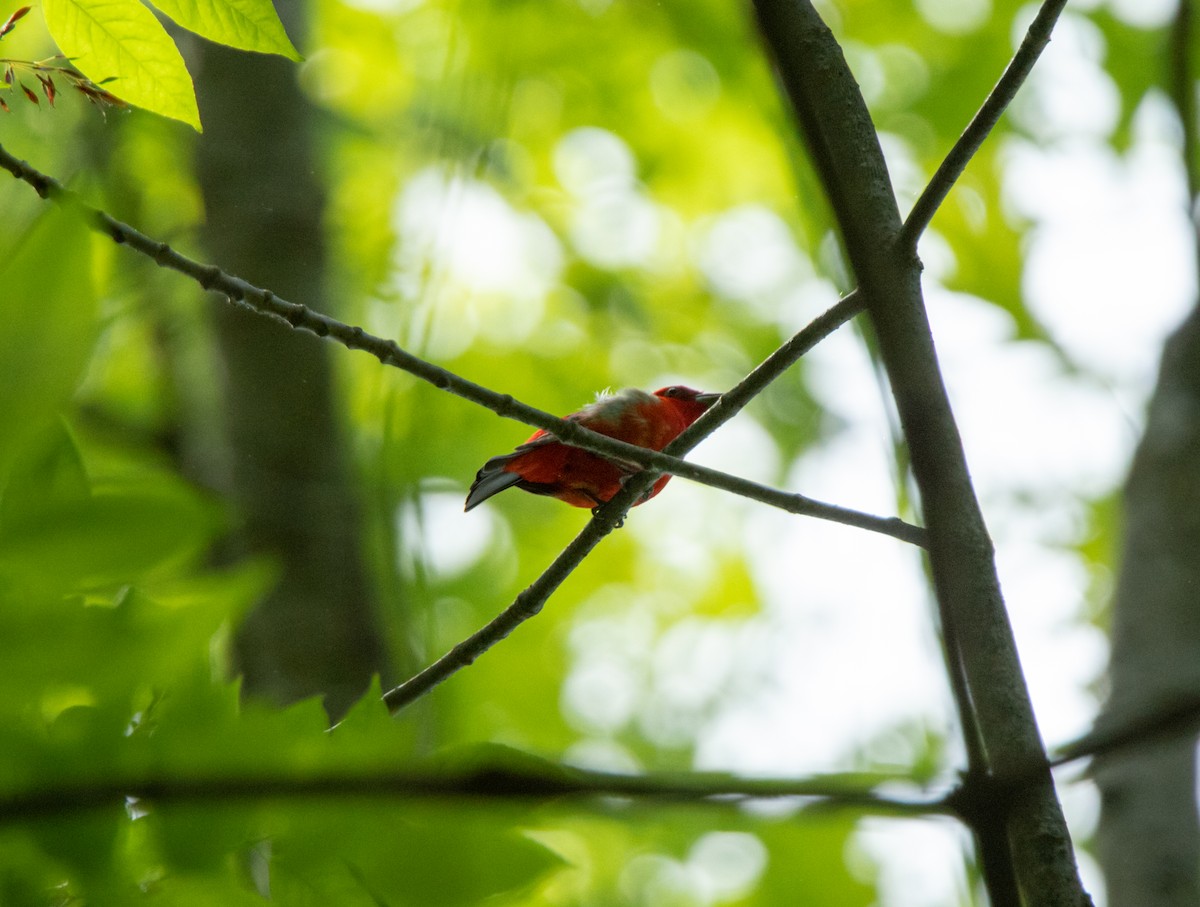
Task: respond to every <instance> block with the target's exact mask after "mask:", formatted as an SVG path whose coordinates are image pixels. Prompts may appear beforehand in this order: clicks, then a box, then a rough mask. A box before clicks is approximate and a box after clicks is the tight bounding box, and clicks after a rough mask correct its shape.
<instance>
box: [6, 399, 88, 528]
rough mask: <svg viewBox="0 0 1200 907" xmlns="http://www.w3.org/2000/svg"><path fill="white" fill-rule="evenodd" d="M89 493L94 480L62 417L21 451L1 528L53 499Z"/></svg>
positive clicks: (8, 488) (57, 501)
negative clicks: (85, 466) (89, 477)
mask: <svg viewBox="0 0 1200 907" xmlns="http://www.w3.org/2000/svg"><path fill="white" fill-rule="evenodd" d="M89 494H91V483H90V482H89V481H88V477H87V473H86V472H85V471H84V468H83V460H82V459H81V458H80V456H79V450H78V448H76V446H75V441H74V439H73V438H72V437H71V435H70V433H69V432H68V431H67V428H66V425H64V424H63V422H62V421H61V420H59V421H56V422H53V423H51V425H50V427H49V428H48V429H47V430H46V431H44V432H43V433H42V434H40V435H37V436H35V437H33V438H31V439H30V443H29V444H27V445H26V446H25V447H24V449H22V450H20V451H18V452H17V455H16V458H15V460H14V461H13V464H12V470H11V472H10V473H9V476H8V485H7V486H6V487H5V488H4V492H3V494H2V495H0V527H3V526H4V525H5V524H12V523H19V522H21V521H22V520H25V519H28V518H30V517H31V516H34V515H35V514H37V513H39V512H41V511H43V510H45V508H46V507H47V505H48V504H49V503H51V502H53V503H55V504H66V503H69V502H74V501H79V500H83V499H85V498H87V497H88V495H89ZM2 531H3V530H2V529H0V532H2Z"/></svg>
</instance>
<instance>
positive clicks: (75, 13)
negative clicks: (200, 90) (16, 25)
mask: <svg viewBox="0 0 1200 907" xmlns="http://www.w3.org/2000/svg"><path fill="white" fill-rule="evenodd" d="M42 8H43V10H44V12H45V15H46V27H47V28H48V29H49V30H50V34H51V36H52V37H53V38H54V40H55V42H56V43H57V44H58V46H59V48H60V49H61V50H62V52H63V53H64V54H65V55H66V56H68V57H70V58H71V62H72V64H74V65H75V66H76V67H78V69H79V70H80V72H82V73H83V74H84V75H86V76H87V77H88V78H89V79H91V80H92V81H93V82H97V83H101V82H103V83H105V84H104V87H105V88H106V89H107V90H109V91H111V92H112V93H113V94H115V95H117V96H118V97H119V98H121V100H123V101H127V102H128V103H130V104H135V105H136V106H138V107H142V108H144V109H146V110H149V111H151V112H152V113H157V114H161V115H162V116H165V117H170V118H171V119H173V120H181V121H182V122H184V123H187V124H188V125H189V126H192V127H193V128H194V129H195V130H196V131H197V132H199V131H201V128H200V111H199V109H198V108H197V107H196V92H195V90H194V89H193V88H192V78H191V76H189V75H188V71H187V67H186V66H185V65H184V62H183V57H181V56H180V55H179V50H178V49H177V48H176V47H175V44H174V42H172V41H171V38H170V36H169V35H168V34H167V32H166V29H164V28H163V27H162V25H161V24H160V23H159V21H158V20H157V19H156V18H154V13H152V12H150V10H149V9H147V8H146V7H145V6H143V5H142V4H141V3H140V2H138V0H45V2H44V3H43V4H42Z"/></svg>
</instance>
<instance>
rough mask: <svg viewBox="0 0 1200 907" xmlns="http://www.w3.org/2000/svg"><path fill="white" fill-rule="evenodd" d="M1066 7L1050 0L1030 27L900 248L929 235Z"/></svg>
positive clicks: (912, 217)
mask: <svg viewBox="0 0 1200 907" xmlns="http://www.w3.org/2000/svg"><path fill="white" fill-rule="evenodd" d="M1066 5H1067V0H1046V2H1045V3H1043V4H1042V7H1041V9H1039V10H1038V14H1037V15H1036V16H1035V17H1034V19H1033V22H1032V23H1030V25H1029V29H1028V30H1027V31H1026V32H1025V37H1024V39H1023V40H1022V41H1021V46H1020V47H1019V48H1017V52H1016V53H1015V54H1014V55H1013V58H1012V60H1011V61H1010V62H1009V64H1008V66H1007V67H1005V70H1004V73H1003V75H1001V76H1000V81H998V82H997V83H996V87H995V88H993V89H992V91H991V93H990V94H989V95H988V96H987V100H985V101H984V102H983V106H981V107H980V108H979V111H978V112H977V113H976V114H975V116H974V117H972V118H971V122H970V124H969V125H968V126H967V128H966V129H965V130H963V134H962V135H961V136H959V138H958V141H957V142H955V143H954V147H953V148H951V149H950V153H949V154H947V155H946V157H945V159H944V160H943V161H942V163H941V165H940V166H939V167H938V169H937V172H936V173H934V175H933V178H932V179H931V180H930V181H929V185H927V186H926V187H925V191H923V192H922V193H921V197H920V198H918V199H917V203H916V204H915V205H913V209H912V211H910V212H909V214H908V218H907V219H906V220H905V222H904V226H903V228H902V229H901V230H900V235H899V236H898V237H897V243H898V245H900V246H901V247H904V246H915V245H916V242H917V239H918V238H920V236H921V234H922V233H924V232H925V228H926V227H928V226H929V222H930V221H931V220H933V215H934V214H935V213H936V212H937V209H938V208H940V207H941V205H942V202H944V201H945V200H946V196H947V195H948V194H949V193H950V190H951V189H953V188H954V184H955V183H957V182H958V178H959V177H960V176H962V174H963V171H964V170H966V169H967V164H968V163H970V161H971V158H973V157H974V156H975V153H976V152H977V151H979V149H980V147H982V145H983V143H984V141H985V140H986V139H987V137H988V136H989V135H991V133H992V130H993V129H995V128H996V124H997V123H999V122H1000V117H1001V115H1002V114H1003V113H1004V111H1005V110H1007V109H1008V105H1009V104H1011V103H1012V100H1013V98H1015V97H1016V96H1017V92H1018V91H1019V90H1020V89H1021V86H1022V85H1024V84H1025V80H1026V79H1027V78H1028V77H1029V73H1030V72H1031V71H1032V70H1033V64H1034V63H1036V62H1037V60H1038V57H1040V56H1041V54H1042V51H1043V50H1045V49H1046V45H1047V44H1049V43H1050V33H1051V32H1052V31H1053V29H1054V23H1055V22H1057V21H1058V16H1059V14H1060V13H1061V12H1062V11H1063V7H1065V6H1066Z"/></svg>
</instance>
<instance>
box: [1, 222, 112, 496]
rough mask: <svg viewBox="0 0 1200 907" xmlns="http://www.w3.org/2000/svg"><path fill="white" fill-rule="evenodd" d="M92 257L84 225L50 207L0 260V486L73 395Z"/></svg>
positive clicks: (90, 302)
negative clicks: (24, 450) (9, 255)
mask: <svg viewBox="0 0 1200 907" xmlns="http://www.w3.org/2000/svg"><path fill="white" fill-rule="evenodd" d="M89 260H90V257H89V254H88V236H87V231H86V230H85V228H84V227H83V225H82V224H81V223H80V222H79V220H78V219H77V218H74V217H72V216H71V215H70V214H68V213H66V212H62V211H58V210H50V211H48V212H47V213H46V215H45V216H44V217H42V218H41V220H40V221H39V222H38V224H37V225H36V226H35V227H34V229H33V230H32V232H31V233H30V235H29V236H27V237H26V239H25V241H24V242H23V243H22V244H21V245H20V246H19V247H18V249H17V250H16V253H15V254H14V255H13V257H12V258H11V259H10V260H9V261H7V262H0V322H3V324H4V330H3V331H0V425H3V426H4V429H3V431H0V489H3V487H4V485H5V477H6V475H7V472H8V468H9V465H10V464H11V463H12V460H13V458H14V457H16V456H17V455H18V453H19V452H20V451H21V450H22V448H23V447H24V446H25V444H26V443H27V442H28V441H29V439H30V438H33V437H36V435H37V434H38V433H39V432H41V431H43V430H46V429H47V427H48V426H50V425H51V424H52V423H53V422H54V420H55V418H56V414H57V412H58V411H59V409H60V408H61V407H63V406H64V405H65V404H66V403H67V401H68V400H69V399H70V397H71V394H72V393H73V392H74V390H75V387H76V385H77V384H78V382H79V378H80V375H81V374H82V373H83V369H84V366H85V365H86V363H87V361H88V357H89V356H90V355H91V351H92V343H93V341H94V339H95V333H96V299H95V294H94V291H93V289H92V283H91V280H90V277H89V273H88V265H89Z"/></svg>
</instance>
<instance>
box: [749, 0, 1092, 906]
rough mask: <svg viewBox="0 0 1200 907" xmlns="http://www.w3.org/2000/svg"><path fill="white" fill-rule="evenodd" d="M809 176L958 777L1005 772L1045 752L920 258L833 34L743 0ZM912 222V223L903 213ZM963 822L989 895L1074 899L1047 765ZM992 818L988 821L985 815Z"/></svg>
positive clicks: (804, 13) (781, 6) (1080, 899)
mask: <svg viewBox="0 0 1200 907" xmlns="http://www.w3.org/2000/svg"><path fill="white" fill-rule="evenodd" d="M755 10H756V12H757V14H758V19H759V23H760V26H761V30H762V33H763V35H764V37H765V39H766V41H767V44H768V45H769V47H770V48H771V51H772V56H773V57H774V59H775V62H776V64H777V66H778V68H779V72H780V76H781V79H782V82H783V85H784V88H785V89H786V91H787V95H788V97H789V98H790V100H791V102H792V107H793V110H794V111H795V113H796V118H797V120H798V122H799V124H800V128H801V130H802V132H803V134H804V138H805V147H806V148H808V149H809V150H810V153H811V155H812V159H813V161H814V164H815V166H816V169H817V172H818V175H819V176H820V178H821V181H822V184H823V186H824V188H825V191H826V193H827V194H828V196H829V199H830V203H831V205H832V207H833V210H834V213H835V215H836V217H837V221H838V225H839V227H840V229H841V232H842V236H843V239H844V241H845V245H846V250H847V253H848V257H849V259H850V263H851V266H852V267H853V269H854V273H855V275H856V276H857V278H858V282H859V286H860V288H861V289H862V291H863V293H864V295H865V298H866V299H867V305H868V312H869V314H870V316H871V319H872V322H873V324H874V326H875V329H876V333H877V335H878V338H879V347H880V353H881V356H882V359H883V363H884V367H885V368H886V370H887V373H888V379H889V381H890V383H891V386H892V393H893V395H894V397H895V399H896V408H897V412H898V413H899V416H900V422H901V425H902V427H903V429H904V435H905V440H906V441H907V443H908V447H909V451H910V453H911V456H912V468H913V475H914V477H915V479H916V482H917V486H918V488H919V490H920V493H921V505H922V510H923V513H924V516H925V523H926V525H927V529H928V532H929V542H930V543H929V546H928V552H929V558H930V565H931V568H932V572H933V578H934V591H935V593H936V596H937V600H938V606H939V610H940V613H941V617H942V623H943V626H947V627H951V628H952V629H953V633H952V638H954V639H956V640H957V641H958V643H959V646H960V651H959V652H957V653H950V657H951V658H953V659H955V660H956V661H960V662H961V664H962V666H963V670H964V672H965V676H966V679H967V685H968V690H967V692H968V693H969V698H968V699H967V700H966V701H963V700H962V697H959V699H958V701H957V706H958V709H959V712H960V713H961V714H962V715H964V716H968V715H970V714H971V713H972V710H974V714H975V716H976V718H977V727H978V729H979V733H980V736H981V738H982V743H983V749H984V752H985V753H986V755H987V758H988V763H989V764H988V765H972V766H969V768H968V776H969V777H975V778H986V777H988V776H999V777H1007V776H1008V775H1009V774H1011V773H1013V772H1015V771H1017V770H1019V769H1021V768H1023V767H1024V766H1027V765H1031V764H1036V763H1038V762H1039V761H1040V762H1041V763H1042V764H1043V765H1045V760H1046V757H1045V750H1044V748H1043V746H1042V741H1041V737H1040V735H1039V733H1038V728H1037V723H1036V720H1035V718H1034V714H1033V708H1032V704H1031V702H1030V700H1029V692H1028V690H1027V688H1026V686H1025V680H1024V677H1023V675H1022V673H1021V667H1020V661H1019V659H1018V656H1017V650H1016V644H1015V642H1014V640H1013V636H1012V629H1011V627H1010V625H1009V623H1008V617H1007V614H1006V612H1005V609H1004V601H1003V597H1002V595H1001V592H1000V583H999V579H998V577H997V575H996V567H995V561H994V557H993V550H992V544H991V540H990V538H989V537H988V533H987V528H986V526H985V525H984V521H983V516H982V513H981V512H980V509H979V502H978V500H977V499H976V497H975V492H974V488H973V487H972V485H971V479H970V474H969V472H968V470H967V464H966V458H965V455H964V453H963V449H962V441H961V438H960V437H959V434H958V428H957V425H956V423H955V421H954V416H953V413H952V411H951V409H950V404H949V400H948V397H947V394H946V388H945V385H944V383H943V382H942V378H941V373H940V370H939V367H938V360H937V354H936V352H935V350H934V346H933V338H932V335H931V332H930V328H929V322H928V318H927V315H926V312H925V307H924V300H923V298H922V295H921V287H920V263H919V261H918V260H917V258H916V255H915V252H914V250H913V249H912V247H911V244H910V243H908V242H904V241H902V236H903V233H902V226H901V221H900V216H899V211H898V210H897V207H896V200H895V194H894V192H893V189H892V186H891V182H890V180H889V178H888V174H887V166H886V164H885V162H884V159H883V153H882V151H881V149H880V146H879V139H878V135H877V132H876V130H875V127H874V124H873V123H872V122H871V118H870V114H869V113H868V112H867V109H866V104H865V103H864V101H863V98H862V94H861V92H860V91H859V90H858V86H857V85H856V83H855V81H854V77H853V75H852V74H851V73H850V70H849V67H848V66H847V65H846V61H845V57H844V56H843V54H842V52H841V48H840V47H839V46H838V43H837V40H836V39H835V38H834V36H833V34H832V33H831V32H830V31H829V29H828V27H827V26H826V25H825V23H824V22H823V21H821V18H820V16H818V15H817V13H816V11H815V10H814V9H813V7H812V5H811V3H810V2H808V0H755ZM913 223H914V229H915V227H916V226H917V225H918V224H919V221H916V220H914V222H913ZM987 817H988V819H989V821H988V822H986V823H984V822H977V823H975V824H974V825H973V830H974V831H975V832H976V834H977V836H979V837H980V838H981V839H982V838H984V837H986V838H987V839H988V840H986V841H983V842H982V846H983V847H984V848H985V849H987V850H988V852H990V853H997V852H1004V850H1005V849H1006V848H1008V847H1010V846H1011V849H1012V856H1013V865H1014V866H1015V868H1016V872H1017V874H1018V877H1019V884H1020V892H1019V893H1018V892H1017V891H1016V890H1014V886H1013V885H1011V884H1009V880H1008V879H1005V878H1003V877H994V878H993V877H989V878H988V879H987V882H988V884H989V891H990V893H991V895H992V899H993V902H994V903H999V904H1008V903H1016V902H1019V900H1020V898H1021V896H1022V895H1023V896H1024V897H1025V898H1027V899H1028V904H1029V905H1041V904H1045V905H1068V904H1069V905H1082V904H1087V903H1089V899H1088V897H1087V895H1086V893H1085V892H1084V890H1083V887H1082V884H1081V883H1080V881H1079V875H1078V870H1077V868H1076V866H1075V861H1074V856H1073V852H1072V847H1071V839H1070V834H1069V832H1068V830H1067V826H1066V822H1065V821H1064V819H1063V815H1062V809H1061V807H1060V806H1059V803H1058V800H1057V799H1056V797H1055V793H1054V787H1053V780H1052V778H1051V776H1050V772H1049V768H1048V766H1047V767H1045V768H1043V770H1042V771H1041V772H1040V773H1039V774H1038V775H1037V776H1036V777H1035V778H1033V779H1031V781H1030V783H1029V784H1028V785H1027V787H1026V788H1025V789H1024V790H1023V792H1022V796H1020V797H1018V798H1007V799H1005V800H999V799H993V800H991V801H990V802H989V804H988V813H987ZM995 817H998V821H995Z"/></svg>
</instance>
